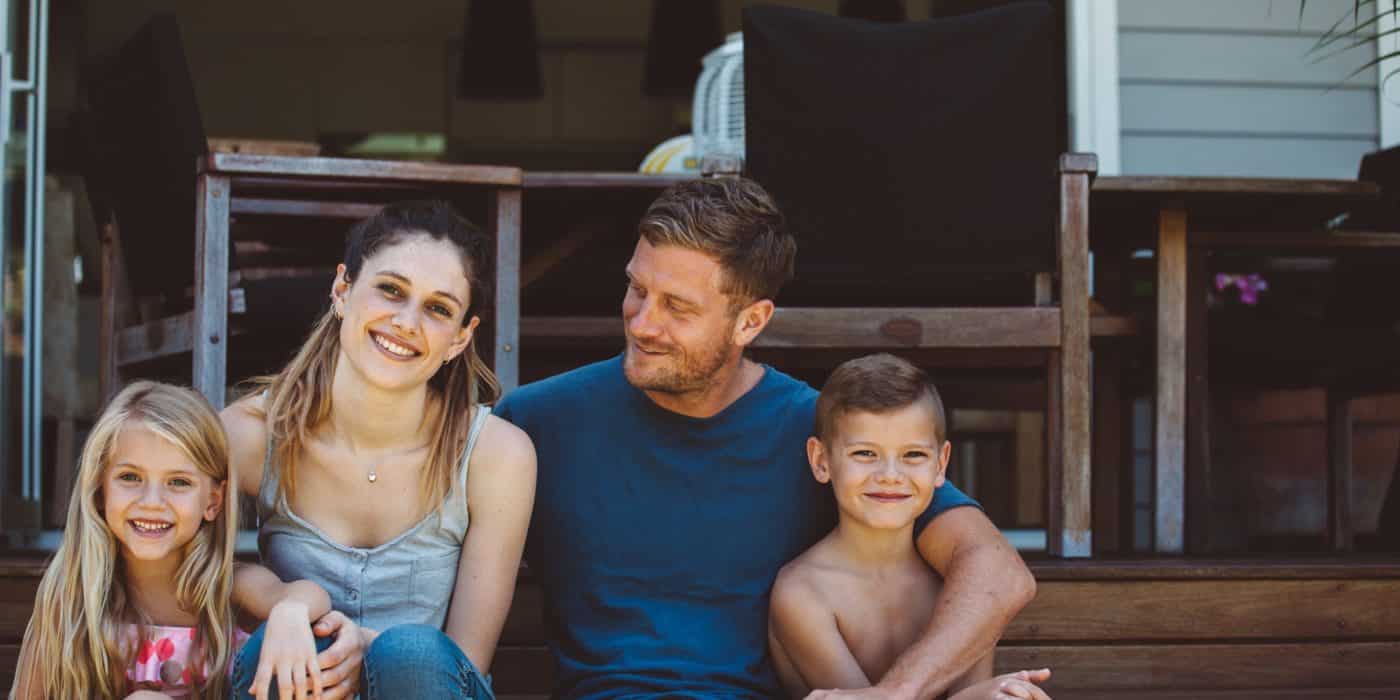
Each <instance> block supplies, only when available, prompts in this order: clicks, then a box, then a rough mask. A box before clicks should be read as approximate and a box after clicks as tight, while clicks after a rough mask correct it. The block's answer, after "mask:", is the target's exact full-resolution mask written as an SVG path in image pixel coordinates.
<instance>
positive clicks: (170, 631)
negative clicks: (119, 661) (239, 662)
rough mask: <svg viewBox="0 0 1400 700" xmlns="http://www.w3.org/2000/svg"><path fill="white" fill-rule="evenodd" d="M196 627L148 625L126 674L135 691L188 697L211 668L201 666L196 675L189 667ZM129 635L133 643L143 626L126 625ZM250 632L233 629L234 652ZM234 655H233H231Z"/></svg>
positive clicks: (138, 637)
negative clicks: (143, 639)
mask: <svg viewBox="0 0 1400 700" xmlns="http://www.w3.org/2000/svg"><path fill="white" fill-rule="evenodd" d="M197 632H198V630H196V629H195V628H194V627H166V626H163V625H147V626H146V635H147V639H146V641H144V642H141V643H140V645H139V646H137V648H136V654H135V655H134V656H133V657H132V659H131V667H130V668H128V669H127V670H126V677H127V679H128V680H130V681H131V685H132V688H133V689H134V690H156V691H160V692H162V693H165V694H166V695H169V696H171V697H175V698H180V697H188V696H189V695H190V694H191V693H192V692H193V690H194V685H195V682H196V681H197V680H199V679H202V678H205V677H206V675H205V674H206V673H207V671H208V669H200V670H199V672H198V673H199V675H198V677H196V676H195V675H194V672H193V671H192V670H191V669H190V653H191V652H192V651H193V648H194V640H195V635H196V634H197ZM127 634H128V635H130V637H129V638H130V639H131V641H132V642H133V643H134V642H135V641H136V640H138V639H140V637H141V628H140V627H139V626H137V625H127ZM246 641H248V633H246V632H244V631H243V630H240V629H237V628H234V632H233V651H234V653H235V654H236V653H237V652H238V649H239V648H240V647H242V646H243V643H244V642H246ZM230 658H232V656H230Z"/></svg>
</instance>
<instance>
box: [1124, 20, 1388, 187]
mask: <svg viewBox="0 0 1400 700" xmlns="http://www.w3.org/2000/svg"><path fill="white" fill-rule="evenodd" d="M1118 3H1119V5H1118V27H1119V35H1118V45H1119V83H1120V100H1121V101H1120V108H1121V136H1122V163H1123V172H1124V173H1129V174H1155V175H1218V176H1260V177H1264V176H1268V177H1326V178H1352V177H1355V176H1356V171H1357V167H1358V166H1359V164H1360V159H1361V156H1362V155H1363V154H1365V153H1367V152H1369V151H1372V150H1375V149H1376V148H1377V147H1378V144H1379V133H1380V123H1379V122H1380V117H1379V113H1380V106H1379V104H1378V98H1377V91H1376V83H1377V70H1376V69H1375V68H1374V67H1373V68H1367V69H1365V70H1362V71H1360V72H1359V73H1356V74H1355V75H1352V73H1353V72H1355V71H1356V70H1357V68H1359V67H1360V66H1362V65H1364V64H1365V63H1366V62H1367V61H1368V60H1370V59H1371V58H1373V57H1374V56H1375V50H1374V48H1371V47H1363V48H1359V49H1356V50H1353V51H1348V52H1342V53H1340V54H1338V55H1335V56H1331V57H1328V58H1323V59H1321V60H1318V59H1317V58H1316V57H1314V56H1310V55H1309V54H1308V52H1309V49H1311V48H1312V47H1313V45H1314V44H1315V42H1316V41H1317V38H1318V37H1320V36H1322V34H1323V32H1325V31H1326V30H1327V29H1328V28H1329V27H1331V26H1332V25H1333V23H1334V22H1336V21H1337V19H1339V18H1341V17H1342V16H1343V14H1345V13H1346V12H1347V11H1348V10H1350V9H1351V7H1352V6H1353V0H1308V3H1307V12H1306V13H1305V14H1304V15H1303V16H1302V17H1301V19H1300V17H1299V13H1298V8H1299V5H1298V0H1170V1H1163V0H1118ZM1363 11H1364V10H1363Z"/></svg>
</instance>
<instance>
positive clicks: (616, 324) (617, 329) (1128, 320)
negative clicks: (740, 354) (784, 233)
mask: <svg viewBox="0 0 1400 700" xmlns="http://www.w3.org/2000/svg"><path fill="white" fill-rule="evenodd" d="M1013 310H1015V311H1025V310H1026V309H1024V308H1016V309H1013ZM801 311H804V309H797V308H787V307H780V308H779V309H778V310H777V313H776V314H775V315H774V319H773V323H772V324H770V325H769V326H768V329H767V330H765V331H764V332H763V334H762V335H759V336H758V339H757V340H756V341H755V342H754V347H756V348H789V347H793V345H792V344H791V343H778V342H773V341H771V340H769V336H770V334H772V333H773V330H774V326H775V325H776V324H779V323H780V321H779V319H780V318H782V317H784V316H785V315H786V316H788V318H789V319H791V320H788V321H783V322H782V323H793V322H796V321H797V320H798V316H800V314H797V315H794V314H792V313H791V312H801ZM842 311H846V312H850V313H849V315H851V316H856V317H859V316H860V315H861V314H863V313H865V312H875V313H879V314H885V315H886V318H896V317H898V312H899V311H901V310H900V309H842ZM913 311H916V312H918V313H919V314H920V315H924V314H928V315H931V316H937V315H938V314H941V313H942V312H943V311H974V312H977V313H978V314H982V313H987V314H990V313H993V312H999V311H1001V309H944V310H934V309H914V310H913ZM1037 311H1039V312H1041V313H1045V314H1054V313H1058V311H1057V310H1056V309H1041V310H1037ZM1032 316H1035V314H1032ZM943 318H944V321H942V322H947V319H948V318H949V317H943ZM870 320H871V321H872V322H873V319H870ZM1034 323H1035V324H1036V327H1037V329H1038V330H1036V331H1035V333H1036V334H1037V335H1038V336H1046V337H1040V338H1039V342H1045V340H1046V339H1047V337H1057V335H1058V334H1057V333H1055V331H1054V330H1053V329H1051V330H1046V328H1045V326H1047V325H1049V324H1047V323H1046V322H1045V320H1044V319H1043V318H1042V319H1037V320H1035V321H1034ZM865 325H869V324H868V323H867V324H865ZM877 327H878V324H877ZM1089 330H1090V333H1091V334H1092V335H1093V336H1095V337H1126V336H1133V335H1137V334H1138V332H1139V323H1138V321H1137V319H1135V318H1133V317H1131V316H1111V315H1101V316H1092V317H1090V319H1089ZM924 333H925V334H929V333H931V331H930V330H929V328H928V326H925V327H924ZM520 334H521V335H522V336H524V337H526V338H530V339H532V340H543V341H546V342H545V343H544V345H545V346H546V347H547V346H549V345H551V344H550V343H548V340H550V339H578V340H588V339H592V340H611V339H621V338H622V319H621V317H619V316H527V317H525V318H522V319H521V321H520ZM863 342H867V343H872V344H871V345H854V346H836V345H831V346H813V347H806V346H804V348H805V349H810V350H814V351H821V350H824V349H830V348H833V347H842V348H844V347H882V348H884V347H888V348H905V347H908V346H907V345H900V344H895V343H893V342H892V340H891V339H888V338H886V337H885V336H883V335H881V336H880V337H879V338H870V337H866V338H865V340H864V341H863ZM921 347H931V346H921ZM935 347H941V348H949V347H951V348H966V347H978V346H972V345H956V346H949V345H942V344H940V345H938V346H935ZM1001 347H1011V348H1015V347H1017V346H1005V345H1004V346H999V347H996V348H986V349H988V350H994V349H1000V348H1001ZM1042 347H1043V346H1042ZM1032 364H1040V363H1038V362H1037V363H1032ZM1023 365H1025V363H1020V364H1018V366H1023Z"/></svg>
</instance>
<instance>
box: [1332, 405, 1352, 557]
mask: <svg viewBox="0 0 1400 700" xmlns="http://www.w3.org/2000/svg"><path fill="white" fill-rule="evenodd" d="M1350 398H1351V397H1349V396H1347V395H1345V394H1343V393H1342V392H1340V391H1338V390H1336V389H1331V388H1329V389H1328V390H1327V467H1328V468H1327V536H1328V541H1329V543H1330V544H1331V546H1332V549H1333V550H1334V551H1338V552H1349V551H1351V550H1352V548H1353V546H1354V538H1353V534H1354V533H1353V532H1352V527H1351V466H1352V443H1351V439H1352V420H1351V400H1350Z"/></svg>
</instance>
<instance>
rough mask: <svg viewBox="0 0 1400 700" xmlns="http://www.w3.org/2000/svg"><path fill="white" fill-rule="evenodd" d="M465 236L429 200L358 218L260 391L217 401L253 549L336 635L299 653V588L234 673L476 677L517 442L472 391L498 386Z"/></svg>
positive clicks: (477, 692) (505, 547)
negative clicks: (247, 507) (322, 290)
mask: <svg viewBox="0 0 1400 700" xmlns="http://www.w3.org/2000/svg"><path fill="white" fill-rule="evenodd" d="M481 238H482V236H481V233H480V231H479V230H478V229H476V228H475V227H474V226H472V225H471V224H470V223H468V222H467V221H466V220H465V219H463V218H462V217H461V216H460V215H458V214H457V213H456V212H455V211H454V210H453V209H452V207H451V206H449V205H447V204H445V203H441V202H408V203H399V204H392V205H389V206H386V207H385V208H384V209H383V210H382V211H381V212H380V213H379V214H376V215H375V216H372V217H370V218H369V219H366V220H365V221H362V222H360V223H359V224H357V225H356V226H355V227H354V228H353V229H352V230H351V232H350V235H349V240H348V241H347V244H346V252H345V260H344V263H342V264H341V265H340V266H339V267H338V268H337V274H336V279H335V283H334V284H333V286H332V288H331V302H332V304H331V308H330V310H328V311H327V312H326V314H325V316H324V317H322V318H321V320H320V321H319V322H318V323H317V324H316V327H315V328H314V330H312V332H311V335H310V337H308V338H307V340H306V342H305V343H304V344H303V345H302V347H301V350H300V351H299V352H298V353H297V355H296V356H295V357H294V358H293V359H292V361H291V362H290V363H289V364H288V365H287V366H286V367H285V368H284V369H283V370H282V371H281V373H279V374H277V375H275V376H272V377H268V378H265V379H264V380H262V382H261V384H262V385H263V387H264V390H263V391H260V392H255V393H253V394H251V395H250V396H248V397H247V398H245V399H243V400H241V401H239V402H237V403H235V404H233V405H232V406H229V407H228V408H227V409H225V410H224V412H223V419H224V423H225V426H226V427H227V429H228V432H229V439H230V448H231V451H232V460H233V463H234V468H235V470H236V473H237V474H238V481H239V487H240V488H241V490H242V491H243V493H246V494H248V495H250V496H256V497H257V500H258V515H259V517H260V521H261V528H260V530H259V533H258V548H259V550H260V552H261V554H262V558H263V562H264V564H265V565H266V566H268V567H270V568H271V569H272V570H273V572H275V573H276V574H277V575H278V577H280V578H281V579H282V580H284V581H291V580H294V579H306V580H310V581H312V582H315V583H316V584H319V585H320V586H321V587H322V588H324V589H325V591H326V592H327V593H329V594H330V598H331V605H332V608H333V611H332V612H331V613H329V614H328V615H326V616H325V617H323V618H321V619H320V620H319V621H317V624H316V628H315V630H316V634H317V635H318V636H333V637H334V638H335V642H334V643H333V644H332V645H331V646H330V648H329V649H327V650H326V651H323V652H322V653H321V655H320V657H319V660H317V659H315V658H313V657H314V655H315V654H316V649H315V648H313V647H312V645H311V636H310V633H309V629H310V627H309V625H310V620H307V619H305V618H306V617H307V614H306V610H307V608H306V606H304V605H303V606H300V607H297V606H295V605H290V604H289V606H287V607H284V608H283V609H282V610H280V612H279V611H274V613H273V615H272V616H270V617H269V624H268V625H267V626H265V627H264V628H263V629H262V630H260V632H259V633H258V634H256V635H254V638H253V639H252V640H250V641H249V643H248V645H246V646H245V647H244V649H243V652H242V653H241V654H240V658H239V663H238V668H239V669H240V672H238V673H236V674H235V676H236V677H235V679H234V683H235V693H246V692H248V691H249V689H250V686H252V685H253V683H252V679H251V678H249V677H248V676H249V675H250V674H251V671H247V672H244V671H242V670H241V669H252V668H257V667H259V666H261V667H262V668H261V670H260V672H259V673H258V675H257V678H258V680H259V683H258V684H257V687H256V688H255V689H254V690H256V691H257V692H258V693H259V695H260V696H261V694H262V693H264V692H267V691H266V690H264V689H265V688H267V687H268V685H269V684H271V685H273V686H276V687H280V688H282V691H281V694H282V695H283V696H286V695H287V694H289V691H291V690H293V689H295V691H296V692H297V695H298V696H299V697H300V696H301V695H302V694H303V693H304V692H306V691H308V690H312V689H313V688H314V687H315V686H324V688H325V689H326V690H325V694H324V697H328V698H338V697H348V696H349V695H350V694H352V693H353V692H354V689H355V686H356V685H359V686H360V687H359V692H360V694H361V696H362V697H366V698H409V697H424V698H427V697H432V698H438V697H472V698H478V699H480V698H482V697H490V696H491V691H490V688H489V682H488V680H487V677H486V676H485V674H486V673H487V671H488V669H489V668H490V665H491V656H492V653H493V652H494V650H495V647H496V642H497V639H498V638H499V636H500V633H501V627H502V625H503V624H504V623H505V618H506V612H507V610H508V609H509V608H510V601H511V596H512V594H513V593H514V590H515V575H516V570H517V568H518V566H519V563H520V556H521V552H522V550H523V548H524V544H525V532H526V528H527V527H528V524H529V520H530V511H531V507H532V505H533V501H534V491H535V453H534V447H533V446H532V445H531V443H530V439H529V438H528V437H526V436H525V434H524V433H523V432H521V431H520V430H519V429H517V428H515V427H514V426H512V425H510V424H509V423H507V422H505V421H503V420H500V419H498V418H496V417H495V416H492V415H490V409H489V408H488V407H487V406H485V405H483V403H482V402H489V401H492V400H494V399H495V398H496V395H497V394H498V393H499V386H498V384H497V383H496V380H495V377H493V376H492V374H491V372H490V370H488V369H487V368H486V367H485V365H483V364H482V362H481V360H480V358H479V357H478V356H477V353H476V349H475V347H474V345H473V342H472V338H473V335H474V333H475V331H476V328H477V325H478V323H479V322H480V319H479V317H477V316H475V315H473V314H472V313H471V311H472V307H471V304H472V301H473V299H474V298H476V295H475V294H473V289H472V287H473V285H474V284H475V283H476V282H477V281H478V277H477V274H476V268H475V265H476V263H477V262H478V261H479V258H480V255H479V252H478V251H479V250H480V249H481ZM289 609H290V610H291V612H290V613H289V612H288V610H289ZM298 614H300V619H298V617H297V616H298ZM274 619H275V620H276V621H277V624H273V620H274ZM289 620H290V621H294V622H295V623H297V624H292V623H291V622H289ZM361 654H363V663H362V665H361V664H360V663H359V661H358V660H359V658H360V655H361ZM245 662H247V663H245ZM317 669H320V672H319V677H317V676H318V674H317ZM241 697H247V695H241Z"/></svg>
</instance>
